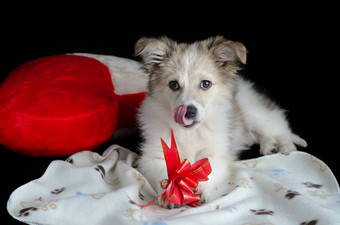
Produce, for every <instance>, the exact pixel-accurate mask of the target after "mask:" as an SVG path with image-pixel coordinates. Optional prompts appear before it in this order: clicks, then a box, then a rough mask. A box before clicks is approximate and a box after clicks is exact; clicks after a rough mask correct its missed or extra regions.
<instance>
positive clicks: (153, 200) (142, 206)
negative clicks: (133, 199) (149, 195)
mask: <svg viewBox="0 0 340 225" xmlns="http://www.w3.org/2000/svg"><path fill="white" fill-rule="evenodd" d="M165 192H166V190H165V191H164V192H163V193H162V194H160V195H158V196H157V197H156V198H154V199H152V200H151V201H150V202H149V203H147V204H146V205H140V204H137V203H135V204H136V205H138V206H139V207H141V208H144V207H148V206H149V205H151V204H152V203H154V202H155V201H156V199H158V198H159V197H160V196H161V195H164V194H165Z"/></svg>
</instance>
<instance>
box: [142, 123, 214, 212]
mask: <svg viewBox="0 0 340 225" xmlns="http://www.w3.org/2000/svg"><path fill="white" fill-rule="evenodd" d="M161 143H162V148H163V153H164V158H165V163H166V167H167V172H168V177H169V180H168V181H169V183H168V185H167V187H166V189H165V191H164V192H163V193H162V194H161V195H163V194H165V195H166V197H167V199H168V201H169V202H171V203H175V204H179V205H183V204H189V205H191V206H197V204H196V202H197V201H199V200H200V197H199V196H198V195H196V194H195V193H194V191H193V190H194V189H196V188H197V186H198V182H200V181H206V180H208V179H209V178H208V175H209V174H210V173H211V166H210V163H209V160H208V159H207V158H204V159H201V160H199V161H197V162H196V163H194V164H193V165H191V164H190V162H189V161H188V160H187V159H184V160H183V162H181V161H180V158H179V154H178V149H177V145H176V141H175V138H174V134H173V131H172V129H171V147H170V148H169V147H168V146H167V145H166V143H165V142H164V141H163V139H162V138H161ZM158 197H159V196H157V197H156V198H155V199H153V200H152V201H151V202H149V203H148V204H147V205H140V206H141V207H146V206H148V205H150V204H152V203H153V202H154V201H155V200H156V199H157V198H158Z"/></svg>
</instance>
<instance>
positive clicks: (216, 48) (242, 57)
mask: <svg viewBox="0 0 340 225" xmlns="http://www.w3.org/2000/svg"><path fill="white" fill-rule="evenodd" d="M207 45H208V48H209V49H210V50H211V51H212V54H213V56H214V57H215V59H216V63H218V65H219V66H221V67H226V66H228V65H230V64H231V65H234V66H237V67H239V66H240V65H242V64H246V62H247V49H246V48H245V47H244V45H243V44H242V43H241V42H237V41H230V40H227V39H225V38H224V37H223V36H216V37H214V38H211V39H208V43H207Z"/></svg>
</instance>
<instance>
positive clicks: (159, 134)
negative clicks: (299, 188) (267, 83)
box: [135, 36, 307, 207]
mask: <svg viewBox="0 0 340 225" xmlns="http://www.w3.org/2000/svg"><path fill="white" fill-rule="evenodd" d="M135 54H136V55H140V56H141V57H142V60H143V64H144V67H145V69H146V71H147V72H148V73H149V83H148V96H147V97H146V99H145V101H144V102H143V104H142V106H141V108H140V110H139V116H138V119H139V123H140V128H141V131H142V137H143V138H144V142H143V143H142V145H141V151H142V156H141V159H140V160H139V162H138V164H139V169H140V171H141V172H142V174H143V175H144V176H145V177H146V178H147V179H148V181H149V182H150V183H151V185H152V187H153V188H154V189H155V190H156V191H157V192H158V194H160V193H162V192H163V190H162V189H161V188H160V185H159V181H160V180H162V179H164V178H166V177H167V172H166V165H165V161H164V156H163V151H162V147H161V142H160V138H163V139H164V140H165V141H166V143H168V144H170V129H171V128H172V129H173V131H174V135H175V138H176V142H177V146H178V148H179V154H180V158H181V159H182V160H183V159H188V160H189V161H190V162H191V163H194V162H196V161H197V160H199V159H202V158H205V157H207V158H208V159H209V161H210V164H211V167H212V173H211V175H210V176H209V180H208V181H206V182H201V183H200V184H199V188H198V193H200V194H202V200H203V201H212V200H214V199H216V198H218V197H220V196H222V195H223V194H226V193H227V192H228V185H227V182H228V178H230V175H231V174H232V173H233V160H234V159H235V158H236V157H235V156H236V155H237V152H238V151H239V150H241V149H246V148H247V147H249V146H250V145H252V144H254V143H259V144H260V152H261V153H262V154H272V153H274V152H281V153H285V154H288V153H289V152H291V151H296V147H295V145H294V143H295V144H298V145H301V146H306V145H307V143H306V142H305V141H304V140H303V139H301V138H300V137H298V136H297V135H295V134H293V133H292V132H291V130H290V128H289V125H288V122H287V120H286V118H285V114H284V110H282V109H280V108H279V107H278V106H277V105H275V104H274V103H273V102H272V101H270V100H269V99H268V98H266V97H265V96H264V95H262V94H259V93H258V92H257V91H255V89H254V88H253V84H252V83H251V82H248V81H246V80H244V79H242V78H241V77H240V76H239V75H238V74H237V71H238V70H239V69H240V65H241V64H245V63H246V48H245V47H244V46H243V44H242V43H239V42H235V41H230V40H226V39H225V38H224V37H222V36H217V37H213V38H208V39H206V40H204V41H199V42H195V43H193V44H185V43H176V42H175V41H173V40H171V39H169V38H167V37H161V38H141V39H140V40H139V41H138V42H137V44H136V47H135ZM170 81H176V82H177V83H178V84H179V89H178V90H172V89H171V88H170V86H169V82H170ZM202 81H211V83H212V85H211V87H210V88H208V89H203V88H202V87H201V86H200V85H201V83H202ZM180 105H185V106H186V107H187V106H189V105H191V106H194V107H195V108H197V115H196V116H195V118H194V120H195V122H194V124H193V125H192V126H188V127H185V126H184V125H181V124H179V123H176V122H175V120H174V118H173V115H172V111H173V109H174V108H176V107H177V106H180ZM159 203H160V204H161V205H162V206H163V207H172V206H173V205H172V204H169V203H168V202H167V200H166V199H164V198H161V199H159Z"/></svg>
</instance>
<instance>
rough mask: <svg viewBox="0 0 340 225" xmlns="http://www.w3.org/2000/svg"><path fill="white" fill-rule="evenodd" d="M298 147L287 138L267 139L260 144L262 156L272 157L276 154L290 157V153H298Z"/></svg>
mask: <svg viewBox="0 0 340 225" xmlns="http://www.w3.org/2000/svg"><path fill="white" fill-rule="evenodd" d="M296 150H297V149H296V147H295V145H294V143H293V141H292V140H291V139H290V138H285V137H278V138H274V137H266V138H263V139H262V140H261V142H260V153H261V154H262V155H270V154H274V153H282V154H284V155H289V153H291V152H293V151H296Z"/></svg>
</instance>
